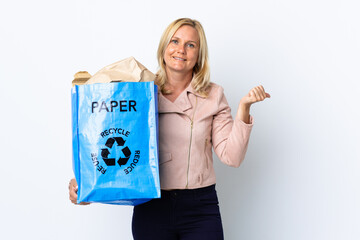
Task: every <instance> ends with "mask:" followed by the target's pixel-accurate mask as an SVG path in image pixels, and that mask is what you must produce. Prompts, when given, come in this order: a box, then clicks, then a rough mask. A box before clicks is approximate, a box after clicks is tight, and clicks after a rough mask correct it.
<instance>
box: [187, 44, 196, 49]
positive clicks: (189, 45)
mask: <svg viewBox="0 0 360 240" xmlns="http://www.w3.org/2000/svg"><path fill="white" fill-rule="evenodd" d="M187 46H188V47H189V48H194V47H195V45H194V44H192V43H188V44H187Z"/></svg>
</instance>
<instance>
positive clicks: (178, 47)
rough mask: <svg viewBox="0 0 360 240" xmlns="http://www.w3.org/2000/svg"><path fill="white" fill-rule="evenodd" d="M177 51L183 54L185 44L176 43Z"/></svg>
mask: <svg viewBox="0 0 360 240" xmlns="http://www.w3.org/2000/svg"><path fill="white" fill-rule="evenodd" d="M176 51H177V52H179V53H182V54H184V53H185V46H184V45H183V44H178V45H177V49H176Z"/></svg>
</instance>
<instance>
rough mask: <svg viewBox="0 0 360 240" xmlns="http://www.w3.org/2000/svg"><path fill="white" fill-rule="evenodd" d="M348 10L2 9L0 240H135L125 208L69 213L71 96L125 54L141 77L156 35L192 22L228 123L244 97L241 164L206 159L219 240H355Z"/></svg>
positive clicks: (358, 174)
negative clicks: (255, 99)
mask: <svg viewBox="0 0 360 240" xmlns="http://www.w3.org/2000/svg"><path fill="white" fill-rule="evenodd" d="M359 11H360V4H359V2H358V1H357V0H353V1H351V0H342V1H340V0H337V1H332V0H302V1H300V0H299V1H297V0H296V1H291V0H272V1H266V0H252V1H243V0H241V1H230V0H221V1H186V0H183V1H175V2H174V1H154V0H153V1H145V0H137V1H119V0H117V1H104V0H103V1H79V0H72V1H40V0H33V1H25V0H22V1H6V2H5V1H2V2H1V3H0V34H1V38H0V43H1V44H0V81H1V85H0V100H1V101H0V104H1V106H0V112H1V118H0V122H1V124H0V128H1V129H0V134H1V144H0V146H1V156H2V159H1V168H0V178H1V179H0V180H1V181H0V183H1V199H0V201H1V204H0V213H1V214H0V220H1V222H0V228H1V231H0V234H1V236H0V238H1V239H69V240H71V239H89V240H90V239H109V240H110V239H132V236H131V215H132V207H126V206H108V205H96V204H94V205H91V206H86V207H83V206H74V205H72V204H71V203H70V202H69V200H68V190H67V184H68V181H69V179H70V178H71V177H72V176H73V174H72V164H71V117H70V113H71V112H70V88H71V81H72V80H73V75H74V74H75V73H76V72H77V71H80V70H87V71H89V72H90V73H91V74H94V73H95V72H96V71H98V70H99V69H100V68H102V67H104V66H105V65H108V64H110V63H113V62H115V61H117V60H121V59H123V58H126V57H129V56H134V57H135V58H136V59H137V60H139V61H140V62H141V63H143V64H144V65H145V66H147V67H148V68H149V69H150V70H151V71H153V72H155V71H156V69H157V62H156V49H157V45H158V41H159V39H160V36H161V34H162V31H163V30H164V29H165V27H166V26H167V25H168V24H169V23H170V22H171V21H173V20H175V19H176V18H179V17H191V18H195V19H198V20H199V21H200V22H202V24H203V26H204V28H205V31H206V34H207V38H208V44H209V50H210V61H211V74H212V81H213V82H216V83H218V84H220V85H222V86H223V87H224V88H225V94H226V96H227V98H228V101H229V104H230V105H231V107H232V108H233V114H235V111H234V110H235V109H236V108H237V104H238V102H239V100H240V99H241V97H242V96H243V95H244V94H246V93H247V92H248V90H249V89H250V88H252V87H253V86H256V85H258V84H263V85H264V86H265V88H266V90H267V91H268V92H269V93H270V94H271V95H272V98H271V99H269V100H266V101H265V102H262V103H257V104H256V105H255V106H253V108H252V115H253V116H254V118H255V126H254V128H253V132H252V136H251V140H250V145H249V149H248V154H247V157H246V159H245V161H244V163H243V164H242V165H241V167H240V168H238V169H232V168H230V167H227V166H224V165H222V164H221V163H219V161H218V160H215V162H216V163H215V167H216V172H217V179H218V181H217V189H218V193H219V198H220V207H221V211H222V217H223V225H224V229H225V237H226V239H228V240H237V239H245V240H264V239H265V240H289V239H292V240H300V239H301V240H302V239H304V240H312V239H313V240H332V239H334V240H337V239H341V240H344V239H345V240H348V239H349V240H350V239H354V240H355V239H360V190H359V184H360V162H359V160H360V151H359V143H360V128H359V122H360V114H359V92H360V84H359V80H360V78H359V77H360V73H359V69H360V68H359V66H360V44H359V43H360V27H359V23H360V17H359V16H360V14H359Z"/></svg>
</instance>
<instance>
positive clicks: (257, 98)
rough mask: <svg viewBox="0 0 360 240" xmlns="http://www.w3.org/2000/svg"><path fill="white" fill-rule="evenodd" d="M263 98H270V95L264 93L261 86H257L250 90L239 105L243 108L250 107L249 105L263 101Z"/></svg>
mask: <svg viewBox="0 0 360 240" xmlns="http://www.w3.org/2000/svg"><path fill="white" fill-rule="evenodd" d="M265 98H270V94H268V93H267V92H265V89H264V87H263V86H262V85H259V86H256V87H254V88H252V89H251V90H250V92H249V93H248V94H247V95H246V96H244V97H243V98H242V99H241V101H240V104H243V105H244V106H245V107H250V106H251V104H253V103H256V102H261V101H264V100H265Z"/></svg>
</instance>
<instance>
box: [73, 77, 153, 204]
mask: <svg viewBox="0 0 360 240" xmlns="http://www.w3.org/2000/svg"><path fill="white" fill-rule="evenodd" d="M71 100H72V101H71V102H72V129H73V170H74V174H75V178H76V181H77V183H78V199H77V202H78V203H81V202H99V203H108V204H121V205H134V206H135V205H138V204H140V203H144V202H146V201H149V200H151V199H153V198H159V197H160V181H159V167H158V131H157V126H158V122H157V121H158V120H157V119H158V118H157V116H158V112H157V86H156V85H154V82H116V83H95V84H89V85H80V86H78V85H75V86H74V87H73V88H72V92H71Z"/></svg>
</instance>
